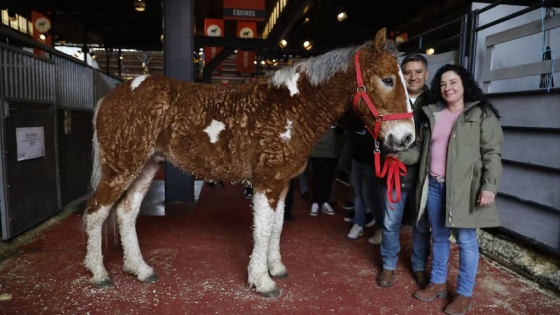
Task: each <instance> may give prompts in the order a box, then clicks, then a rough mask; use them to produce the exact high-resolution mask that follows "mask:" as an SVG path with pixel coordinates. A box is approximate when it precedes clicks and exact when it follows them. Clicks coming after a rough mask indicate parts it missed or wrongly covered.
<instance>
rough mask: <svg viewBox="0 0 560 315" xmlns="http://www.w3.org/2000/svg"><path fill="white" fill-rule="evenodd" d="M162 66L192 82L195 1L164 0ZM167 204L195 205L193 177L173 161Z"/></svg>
mask: <svg viewBox="0 0 560 315" xmlns="http://www.w3.org/2000/svg"><path fill="white" fill-rule="evenodd" d="M163 9H164V10H163V12H164V13H163V15H164V16H163V18H164V35H163V38H164V41H163V65H164V66H163V68H164V73H165V75H166V76H168V77H170V78H174V79H179V80H183V81H188V82H193V70H194V61H193V48H194V46H193V36H194V16H193V12H194V0H165V1H164V4H163ZM165 201H166V204H170V203H176V202H183V203H186V204H194V177H193V176H190V175H187V174H185V173H183V172H182V171H181V170H180V169H178V168H176V167H175V166H174V165H173V164H171V163H169V162H167V163H166V165H165Z"/></svg>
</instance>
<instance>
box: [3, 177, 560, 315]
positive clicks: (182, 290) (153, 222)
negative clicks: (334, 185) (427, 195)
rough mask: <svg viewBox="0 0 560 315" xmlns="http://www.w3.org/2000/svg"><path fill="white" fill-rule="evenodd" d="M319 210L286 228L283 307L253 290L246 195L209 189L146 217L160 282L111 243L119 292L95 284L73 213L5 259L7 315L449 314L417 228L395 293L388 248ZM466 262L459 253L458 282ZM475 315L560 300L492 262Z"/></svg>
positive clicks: (236, 189)
mask: <svg viewBox="0 0 560 315" xmlns="http://www.w3.org/2000/svg"><path fill="white" fill-rule="evenodd" d="M308 208H309V204H308V201H306V200H303V199H301V198H299V197H298V198H296V202H295V210H294V215H295V218H296V219H295V221H289V222H287V223H286V224H285V228H284V232H283V238H282V253H283V258H284V263H285V264H286V266H287V267H288V271H289V272H290V277H289V278H288V279H286V280H277V281H276V283H277V285H278V287H279V289H280V290H281V291H282V295H281V296H280V297H279V298H277V299H265V298H262V297H261V296H260V295H258V294H257V293H255V292H254V291H252V290H249V289H248V288H247V262H248V259H249V254H250V252H251V248H252V236H251V231H252V230H251V220H252V217H251V210H250V208H249V201H248V200H246V199H244V198H243V196H242V190H241V187H240V186H227V187H226V188H225V189H224V188H216V189H212V188H208V187H204V188H203V190H202V194H201V199H200V200H199V202H198V204H197V206H196V209H195V211H194V213H193V214H191V215H175V216H141V217H140V218H139V220H138V224H137V227H138V234H139V238H140V243H141V247H142V250H143V255H144V258H145V259H146V261H147V262H148V263H149V264H151V265H152V266H153V267H154V268H155V270H156V272H157V273H158V274H159V276H160V281H159V282H157V283H155V284H143V283H140V282H138V281H137V280H136V279H135V278H134V277H132V276H129V275H126V274H125V273H123V272H122V269H121V267H122V251H121V248H120V246H116V245H114V244H113V243H112V240H110V241H109V242H108V243H107V248H106V253H105V265H106V267H107V270H108V271H109V273H110V274H111V275H112V277H113V280H114V282H115V286H114V287H113V288H110V289H105V290H99V289H94V288H92V286H91V285H90V284H89V282H88V279H89V277H90V274H89V273H88V271H87V270H86V269H85V268H84V267H83V265H82V260H83V258H84V254H85V237H84V235H83V233H82V232H81V230H80V227H81V225H80V224H81V216H79V215H72V216H70V217H69V218H68V219H66V220H64V221H63V222H62V223H61V224H59V225H58V226H56V227H54V228H52V229H51V230H49V231H47V232H45V233H44V234H42V235H40V236H39V237H38V238H37V239H36V241H35V242H33V243H32V244H30V245H27V246H25V247H24V248H23V251H22V252H21V253H19V254H18V255H15V256H14V257H11V258H9V259H7V260H5V261H3V262H2V263H1V265H0V314H265V313H266V314H399V315H400V314H415V315H417V314H420V315H424V314H426V315H427V314H443V311H442V310H443V308H444V307H445V304H446V303H447V300H445V301H434V302H421V301H418V300H416V299H414V298H413V297H412V294H413V293H414V291H415V290H416V286H415V284H414V281H413V279H412V276H411V275H410V274H409V272H408V271H407V270H408V268H409V266H410V263H409V257H410V254H409V252H410V232H409V231H408V230H407V231H405V232H403V237H402V242H403V243H404V246H403V250H402V251H403V253H402V257H401V260H400V262H399V266H398V274H397V277H396V281H395V285H394V286H393V287H391V288H380V287H378V286H377V285H376V284H375V278H376V276H377V274H378V272H379V265H380V259H379V246H373V245H369V244H368V243H367V237H363V238H361V239H359V240H356V241H350V240H347V239H346V233H347V232H348V230H349V228H350V226H349V225H348V224H347V223H344V222H343V220H342V217H343V216H344V210H339V211H338V213H337V214H336V215H335V216H330V217H329V216H326V215H320V216H319V217H310V216H309V215H308V214H307V211H308ZM370 234H371V231H370V232H369V233H368V234H367V236H370ZM457 258H458V256H457V249H456V248H455V247H454V248H453V256H452V259H451V265H452V266H451V268H450V275H449V283H450V284H453V283H454V281H453V280H454V279H456V276H457ZM468 314H530V315H532V314H560V299H559V298H558V296H556V295H554V294H552V293H549V292H546V291H544V290H542V289H540V288H538V287H537V286H536V285H535V284H532V283H530V282H528V281H526V280H524V279H522V278H520V277H518V276H517V275H514V274H511V273H509V272H507V271H505V270H504V269H503V268H501V267H499V266H497V265H496V264H494V263H492V262H490V261H488V260H487V259H485V258H482V259H481V262H480V268H479V274H478V278H477V285H476V288H475V296H474V309H473V310H472V311H471V312H469V313H468Z"/></svg>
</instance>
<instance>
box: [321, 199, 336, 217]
mask: <svg viewBox="0 0 560 315" xmlns="http://www.w3.org/2000/svg"><path fill="white" fill-rule="evenodd" d="M321 211H323V213H324V214H328V215H334V210H333V208H332V207H331V205H330V204H329V203H328V202H325V203H323V206H322V207H321Z"/></svg>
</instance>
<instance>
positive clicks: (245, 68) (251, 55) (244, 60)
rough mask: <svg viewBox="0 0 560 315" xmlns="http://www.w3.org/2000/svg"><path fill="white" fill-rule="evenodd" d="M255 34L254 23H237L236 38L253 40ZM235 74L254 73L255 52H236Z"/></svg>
mask: <svg viewBox="0 0 560 315" xmlns="http://www.w3.org/2000/svg"><path fill="white" fill-rule="evenodd" d="M256 33H257V23H256V22H244V21H240V22H237V37H239V38H254V37H255V34H256ZM237 72H238V73H254V72H255V52H254V51H246V50H241V49H238V50H237Z"/></svg>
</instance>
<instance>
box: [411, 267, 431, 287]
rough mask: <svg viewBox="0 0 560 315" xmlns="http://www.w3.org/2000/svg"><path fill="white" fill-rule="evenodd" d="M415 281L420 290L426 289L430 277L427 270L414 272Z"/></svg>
mask: <svg viewBox="0 0 560 315" xmlns="http://www.w3.org/2000/svg"><path fill="white" fill-rule="evenodd" d="M414 280H416V284H417V285H418V287H420V289H424V288H425V287H426V285H427V284H428V275H427V274H426V271H425V270H418V271H415V272H414Z"/></svg>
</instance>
